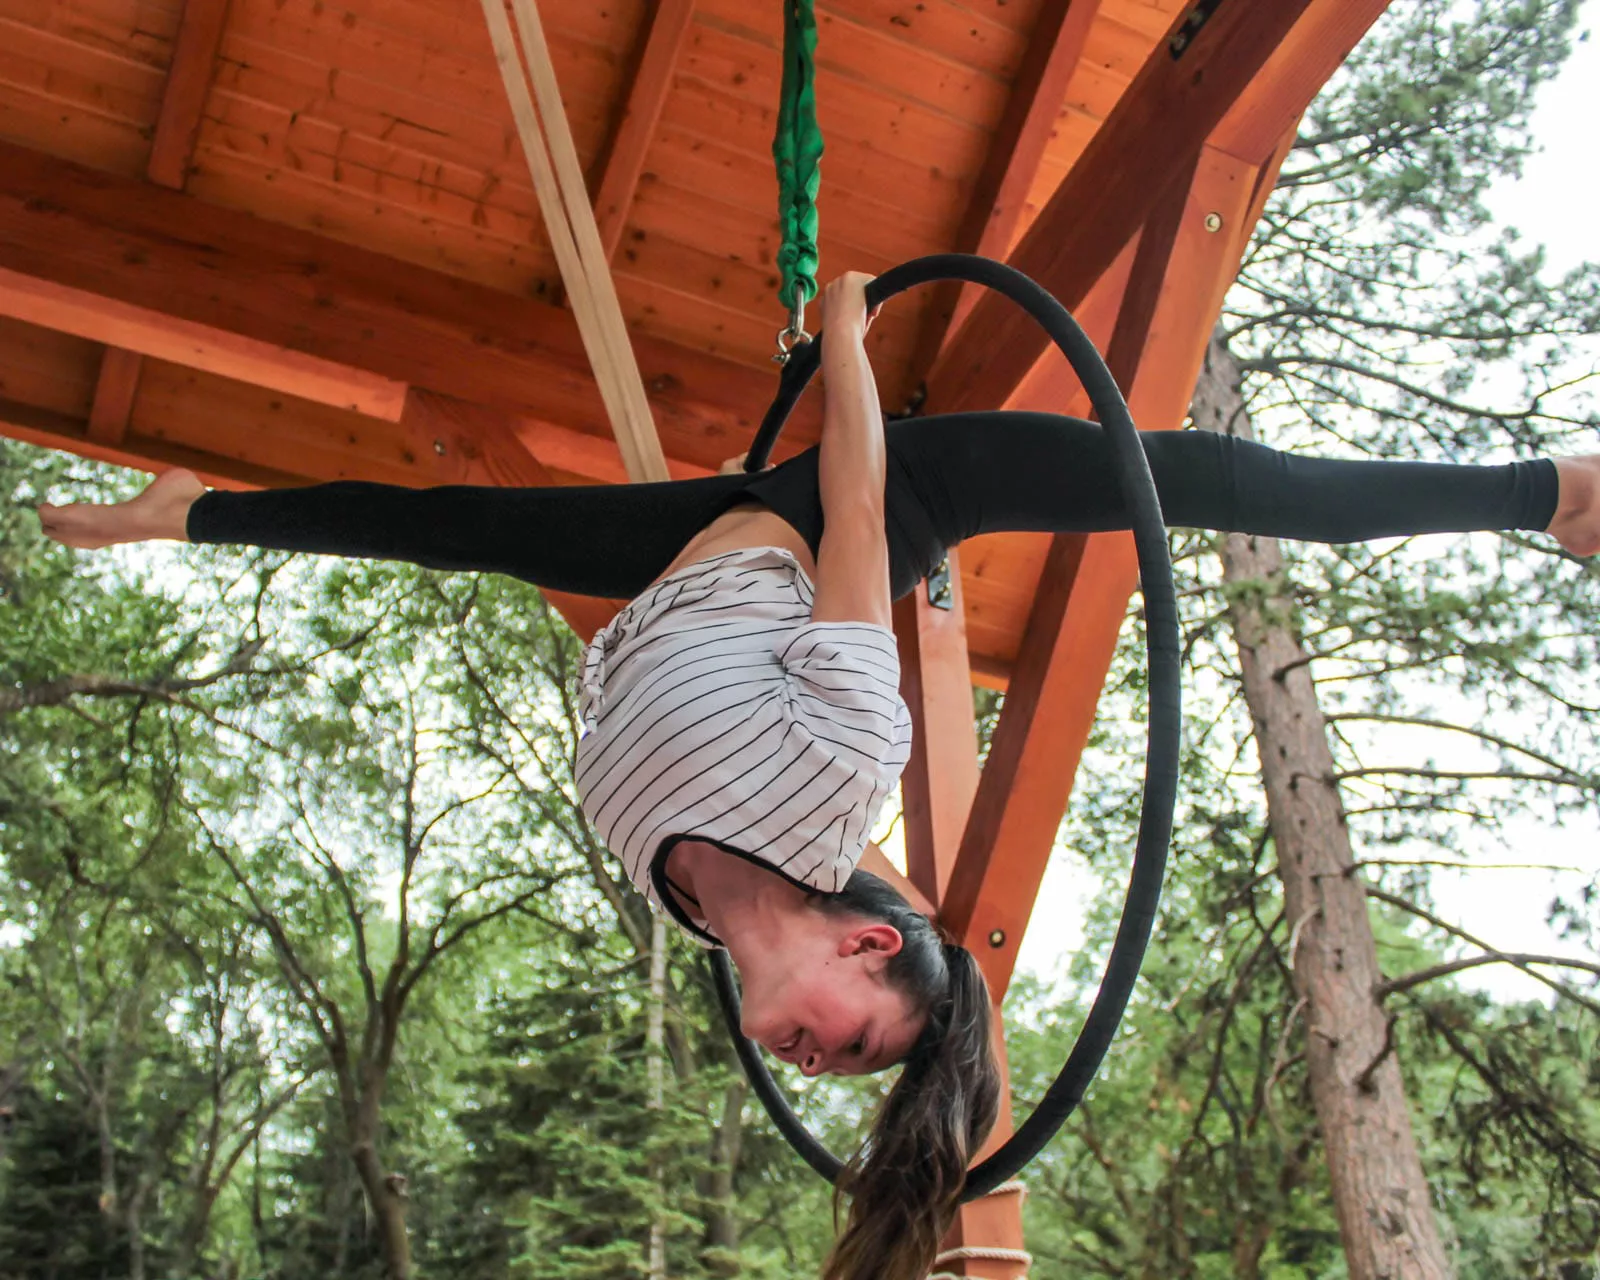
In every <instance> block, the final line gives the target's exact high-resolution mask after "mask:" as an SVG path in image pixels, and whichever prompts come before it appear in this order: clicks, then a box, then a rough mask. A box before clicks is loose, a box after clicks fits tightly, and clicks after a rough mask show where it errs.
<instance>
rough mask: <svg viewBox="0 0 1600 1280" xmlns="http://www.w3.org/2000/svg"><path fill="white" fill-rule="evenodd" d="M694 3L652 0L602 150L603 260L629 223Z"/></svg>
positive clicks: (598, 216)
mask: <svg viewBox="0 0 1600 1280" xmlns="http://www.w3.org/2000/svg"><path fill="white" fill-rule="evenodd" d="M693 16H694V0H654V4H653V5H652V7H651V13H650V22H649V29H648V30H647V32H646V33H645V36H644V39H643V40H642V41H641V42H640V46H639V50H638V53H637V55H636V57H635V65H634V69H633V74H632V76H631V77H630V78H629V82H628V93H627V98H626V100H625V102H624V104H623V108H622V114H621V115H620V116H619V117H618V119H617V122H616V126H615V128H614V129H613V130H612V132H611V136H610V137H609V138H608V139H607V141H606V145H605V147H604V148H603V149H602V151H601V158H600V161H599V163H598V165H597V166H596V172H597V173H598V175H599V176H598V179H597V180H596V181H595V182H594V184H593V187H594V213H595V221H596V222H597V223H598V225H599V228H600V243H601V244H602V245H603V246H604V248H605V253H606V258H607V259H610V258H612V257H614V256H615V255H616V252H617V244H618V242H619V241H620V240H621V239H622V229H623V228H624V227H625V226H626V225H627V223H628V211H629V210H630V209H631V208H632V207H633V196H634V192H635V191H637V190H638V189H639V179H640V177H641V176H642V174H643V173H644V159H645V154H646V152H647V151H648V150H649V148H650V140H651V139H652V138H653V137H655V132H656V125H657V124H658V123H659V122H660V120H661V108H662V106H663V105H664V104H665V103H666V100H667V91H668V90H669V89H670V88H671V87H672V72H673V68H674V67H675V66H677V63H678V54H679V53H680V52H681V51H682V49H683V42H684V40H685V39H686V38H687V36H688V34H689V24H690V21H691V19H692V18H693Z"/></svg>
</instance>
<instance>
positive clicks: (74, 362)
mask: <svg viewBox="0 0 1600 1280" xmlns="http://www.w3.org/2000/svg"><path fill="white" fill-rule="evenodd" d="M101 355H102V348H101V347H100V344H99V343H96V342H89V341H87V340H86V339H83V338H76V337H73V336H72V335H71V334H69V333H57V332H56V331H55V330H53V329H41V328H40V327H39V326H37V325H31V324H23V323H21V322H20V321H17V320H10V319H7V318H5V317H4V316H0V398H4V399H6V400H14V401H18V402H21V403H23V404H30V405H34V406H36V407H38V408H41V409H45V410H48V411H49V412H52V413H59V414H64V415H65V416H67V417H69V418H73V419H77V420H80V421H81V420H84V419H86V418H87V417H88V414H89V406H90V405H91V404H92V403H93V400H94V386H95V379H96V378H97V377H98V376H99V373H100V357H101Z"/></svg>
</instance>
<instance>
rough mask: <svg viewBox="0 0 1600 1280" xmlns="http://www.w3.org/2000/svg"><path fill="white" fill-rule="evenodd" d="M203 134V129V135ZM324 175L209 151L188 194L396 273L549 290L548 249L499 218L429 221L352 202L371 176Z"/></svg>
mask: <svg viewBox="0 0 1600 1280" xmlns="http://www.w3.org/2000/svg"><path fill="white" fill-rule="evenodd" d="M206 132H207V129H206V128H202V130H201V133H202V137H204V135H205V134H206ZM323 171H324V166H323V164H322V162H321V161H320V160H317V159H315V158H312V159H310V160H308V161H307V162H306V163H305V164H304V166H303V168H302V169H300V170H298V171H297V170H294V169H280V168H277V167H275V166H274V164H273V163H272V162H271V161H270V160H267V159H256V158H253V157H246V156H244V155H242V154H240V153H239V152H236V151H232V150H222V149H218V148H212V147H208V148H205V149H203V150H202V151H201V152H200V153H199V155H198V156H197V157H196V161H195V168H194V172H193V173H192V175H191V177H190V180H189V191H190V193H191V194H193V195H196V196H198V197H200V198H201V199H203V200H205V201H206V202H208V203H210V204H213V205H217V206H222V207H229V208H235V209H249V210H252V211H254V212H257V213H258V214H259V215H260V216H262V217H266V218H270V219H271V220H272V221H273V222H275V223H281V224H283V225H285V226H289V227H293V228H297V229H301V230H306V231H311V232H315V233H317V234H319V235H324V236H329V237H332V238H334V239H336V240H340V241H342V242H344V243H346V244H351V245H356V246H359V247H362V248H365V249H369V250H372V251H374V252H379V253H384V254H387V255H388V256H390V257H391V258H393V259H394V261H395V262H396V264H397V265H398V266H399V267H400V268H401V269H406V268H407V267H409V266H410V265H411V264H415V265H416V266H418V267H421V268H423V269H424V270H432V271H443V272H446V273H448V274H450V275H455V276H460V277H461V278H463V279H466V280H470V281H473V282H474V283H476V284H479V285H482V286H487V287H490V288H496V289H502V290H506V289H514V290H519V291H521V292H524V293H527V294H529V295H530V296H534V297H538V296H541V295H542V294H544V293H545V292H546V291H547V290H548V289H550V288H551V287H552V284H553V282H554V280H555V278H556V267H555V257H554V255H553V254H552V253H551V252H550V246H549V244H548V243H547V242H544V241H543V239H542V237H541V239H539V240H531V239H530V241H529V242H527V243H517V242H516V241H514V240H511V239H508V238H506V236H505V235H504V234H501V233H502V232H503V231H504V229H505V227H506V225H507V221H508V219H507V216H506V215H504V214H495V213H494V212H493V211H489V212H487V213H486V214H485V221H486V222H488V223H489V224H490V228H492V230H491V229H486V228H482V227H478V226H473V225H463V224H462V223H460V222H458V221H456V220H455V219H446V218H436V217H432V216H430V214H429V213H428V211H427V209H426V208H425V207H419V206H418V205H417V204H416V203H414V202H408V203H405V204H393V203H391V202H389V201H386V200H379V199H377V198H376V197H375V194H374V195H368V196H367V198H365V199H357V198H354V194H353V193H354V192H355V191H356V190H357V189H358V188H359V187H360V186H361V185H363V184H365V183H367V182H375V181H377V178H376V175H374V174H373V173H371V171H368V172H366V173H361V172H359V171H355V172H352V171H349V170H345V171H342V172H341V173H340V176H341V177H342V178H343V179H344V181H343V183H339V182H334V181H332V180H331V173H332V169H331V167H329V168H328V169H327V170H326V171H327V172H328V173H329V174H330V178H324V177H321V176H318V175H319V174H320V173H321V172H323ZM530 225H531V224H530Z"/></svg>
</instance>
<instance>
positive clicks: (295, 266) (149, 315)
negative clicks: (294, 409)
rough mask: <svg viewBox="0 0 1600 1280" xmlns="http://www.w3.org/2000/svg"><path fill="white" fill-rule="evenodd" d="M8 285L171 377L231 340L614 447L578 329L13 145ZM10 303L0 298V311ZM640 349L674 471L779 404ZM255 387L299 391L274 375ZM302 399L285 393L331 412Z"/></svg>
mask: <svg viewBox="0 0 1600 1280" xmlns="http://www.w3.org/2000/svg"><path fill="white" fill-rule="evenodd" d="M0 269H4V270H7V271H9V272H12V273H14V276H13V277H11V278H15V279H19V280H27V281H32V282H33V284H32V286H30V287H31V288H35V289H36V290H39V291H43V292H45V293H48V291H49V290H50V289H55V290H59V291H62V293H63V294H64V295H65V296H66V297H67V298H68V300H69V301H70V302H71V304H72V306H73V308H74V310H73V314H74V315H76V316H77V317H78V319H77V320H75V321H74V322H73V324H67V323H59V324H52V323H51V322H50V320H45V319H37V318H35V322H39V323H45V324H46V325H48V326H49V327H55V328H64V329H66V330H67V331H69V332H81V331H82V330H85V329H93V330H95V331H96V332H98V331H100V330H101V329H102V327H103V326H104V325H105V324H107V323H110V322H107V321H105V320H103V319H96V318H95V317H94V316H93V315H92V314H90V309H89V306H88V304H97V305H98V306H100V308H101V309H102V310H103V311H104V312H106V313H107V314H112V315H121V316H122V317H124V318H125V319H126V320H127V321H128V322H129V327H130V328H137V327H138V326H139V325H145V326H148V327H149V328H150V329H151V331H152V332H154V333H155V334H156V337H155V338H151V339H149V340H148V343H147V345H149V344H154V343H156V342H159V343H160V344H161V346H162V347H163V351H162V352H161V353H159V354H164V355H165V356H166V357H167V358H171V359H173V360H175V361H176V362H177V363H187V364H193V363H195V360H194V359H193V358H190V357H189V356H186V355H185V354H184V353H183V352H181V351H179V350H175V349H168V348H169V347H175V346H176V345H177V344H176V343H169V342H168V340H167V338H166V337H164V336H163V335H165V334H168V333H170V332H176V331H177V330H178V329H179V328H181V326H183V325H192V326H196V329H195V332H196V333H198V334H200V335H202V336H204V337H205V338H206V340H207V341H208V342H209V343H212V344H215V345H216V346H217V347H218V348H219V349H222V348H226V347H227V345H228V343H229V342H230V341H231V340H234V339H239V340H243V346H244V351H245V354H246V355H247V356H249V357H250V358H255V356H257V355H260V356H261V357H262V359H263V362H264V363H265V361H266V358H267V357H268V356H270V355H271V354H272V353H273V352H277V353H279V354H280V355H281V356H282V363H284V364H286V365H288V366H289V367H290V369H292V370H297V369H300V368H302V365H301V361H303V360H304V361H306V362H307V363H306V365H305V366H304V367H305V368H308V369H312V370H315V369H319V368H320V369H321V370H322V371H323V372H324V373H326V374H328V375H330V376H331V375H332V374H334V373H337V374H339V375H340V376H341V377H344V378H346V379H347V380H350V381H353V382H354V383H356V384H361V385H365V386H366V387H367V388H368V390H369V392H370V393H371V394H374V395H380V396H381V398H382V399H383V400H384V401H385V403H386V404H387V405H388V406H389V407H388V408H387V410H385V416H391V417H392V416H396V415H397V414H398V412H399V409H400V408H401V407H403V403H404V396H403V392H404V389H405V388H406V387H407V386H410V385H415V386H419V387H422V388H425V389H428V390H432V391H439V392H443V393H445V394H449V395H454V396H456V397H458V398H459V399H462V400H468V401H473V402H477V403H481V404H486V405H491V406H496V407H499V408H504V409H507V410H509V411H511V412H514V413H517V414H520V415H524V416H526V417H529V418H533V419H536V420H538V421H543V422H549V423H552V424H554V425H556V426H560V427H565V428H569V429H573V430H577V431H580V432H585V433H587V434H590V435H594V436H599V437H601V438H602V439H604V438H609V436H610V427H609V423H608V421H607V418H606V415H605V413H604V410H603V407H602V406H601V404H600V402H599V397H598V395H597V394H596V392H595V390H594V386H593V383H592V381H591V379H590V377H589V372H588V363H587V361H586V359H585V358H584V355H583V348H582V344H581V342H580V341H579V338H578V333H577V329H576V326H575V325H574V323H573V320H572V317H571V316H570V315H568V314H567V313H565V312H564V311H562V310H560V309H559V308H556V307H552V306H550V305H548V304H546V303H541V302H538V301H536V300H534V299H531V298H526V297H522V296H518V295H515V294H510V293H503V292H500V291H499V290H495V289H490V288H487V287H484V286H482V285H478V284H474V283H472V282H470V281H466V280H462V279H459V278H457V277H454V276H448V275H444V274H443V273H440V272H436V271H430V270H428V269H426V268H422V267H417V266H415V265H412V264H410V263H401V262H398V261H396V260H395V259H393V258H389V257H386V256H384V255H382V254H377V253H373V252H371V251H370V250H366V249H361V248H358V247H356V246H353V245H348V244H343V243H340V242H338V241H334V240H330V239H328V238H327V237H323V236H318V235H315V234H313V233H310V232H305V231H300V230H297V229H295V228H291V227H285V226H282V225H280V224H276V223H271V222H266V221H264V220H262V219H258V218H254V217H252V216H250V215H249V214H244V213H238V212H236V211H233V210H228V209H221V208H218V207H216V206H214V205H210V204H207V203H205V202H203V201H200V200H196V199H194V198H193V197H191V196H185V195H180V194H178V193H175V192H170V191H165V190H162V189H160V188H158V187H154V186H151V185H150V184H147V183H139V182H133V181H130V180H128V179H126V178H121V177H118V176H116V175H113V174H107V173H102V172H99V171H96V170H92V169H87V168H84V167H82V166H80V165H76V164H72V163H70V162H68V161H64V160H59V159H56V158H54V157H51V156H46V155H43V154H42V153H40V152H37V151H32V150H30V149H28V148H25V147H18V146H14V145H10V144H5V143H0ZM8 292H9V291H8V290H7V289H5V288H4V287H0V298H4V297H5V296H6V294H7V293H8ZM80 304H82V305H80ZM0 305H8V304H3V303H0ZM119 308H125V309H126V310H125V311H119ZM21 318H24V319H29V318H31V317H27V316H24V317H21ZM57 318H59V317H57ZM96 332H90V333H86V334H84V336H91V337H92V336H96ZM100 340H104V338H101V339H100ZM113 340H116V339H113ZM250 344H255V345H254V346H251V345H250ZM121 345H127V346H135V347H136V346H137V343H134V342H122V343H121ZM634 346H635V351H636V353H637V355H638V358H639V364H640V370H641V373H642V375H643V377H644V382H645V386H646V388H647V390H648V391H649V392H650V394H651V403H652V407H653V409H654V413H655V418H656V423H657V426H658V427H659V428H660V430H661V431H662V434H663V436H664V437H665V438H667V439H670V440H671V441H672V443H673V448H672V453H673V454H674V456H676V457H678V458H680V459H682V460H684V461H687V462H691V463H698V464H700V465H704V466H707V467H711V468H714V467H715V466H716V465H717V464H718V463H719V462H720V461H721V460H722V459H724V458H727V457H729V456H732V455H733V454H735V453H737V452H739V450H740V449H742V448H744V447H745V446H746V445H747V444H748V442H749V439H750V437H751V435H752V434H753V432H754V430H755V427H756V418H757V415H758V414H759V412H760V411H761V409H763V408H764V407H765V405H766V403H767V401H768V400H769V399H770V398H771V390H772V383H771V377H770V375H769V374H767V373H766V372H764V371H762V370H758V369H751V368H749V367H747V366H744V365H739V364H735V363H733V362H731V361H728V360H724V359H722V358H721V357H718V356H714V355H709V354H706V353H704V352H700V351H694V350H690V349H688V348H686V347H682V346H679V345H677V344H675V343H671V342H667V341H663V340H661V339H656V338H649V337H638V338H636V339H635V343H634ZM150 354H158V353H157V352H151V353H150ZM295 377H296V378H298V377H299V375H298V374H296V375H295ZM245 380H246V381H260V382H261V383H262V384H263V385H273V384H274V383H275V382H282V381H289V380H291V379H286V378H284V377H283V376H282V373H281V371H280V374H279V375H278V376H277V377H273V376H272V371H271V369H269V368H265V367H264V368H262V369H260V370H257V371H256V372H255V373H254V374H252V375H247V376H246V377H245ZM305 381H306V383H307V386H306V387H305V388H304V389H301V388H299V387H288V386H283V387H281V388H280V389H282V390H285V391H287V392H289V393H290V394H297V395H304V396H305V397H306V398H308V399H314V400H316V399H320V400H322V401H323V402H327V401H328V400H329V398H330V396H329V393H327V392H326V391H324V390H319V388H318V387H317V385H315V384H316V379H315V378H313V377H311V376H310V375H309V374H308V375H307V377H306V379H305ZM397 393H398V396H397ZM336 402H337V403H345V404H348V403H353V401H352V400H346V399H343V398H342V397H341V398H340V399H338V400H337V401H336ZM820 416H821V411H820V397H807V398H806V399H805V400H804V401H802V403H801V404H800V405H799V406H797V408H796V411H795V414H794V416H793V418H792V420H791V423H790V426H789V428H788V430H787V432H786V433H785V447H786V449H795V448H799V447H803V446H804V445H805V444H808V443H813V442H815V440H816V439H817V433H818V429H819V425H820Z"/></svg>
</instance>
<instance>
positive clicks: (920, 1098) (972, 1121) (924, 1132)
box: [811, 871, 1000, 1280]
mask: <svg viewBox="0 0 1600 1280" xmlns="http://www.w3.org/2000/svg"><path fill="white" fill-rule="evenodd" d="M811 902H812V905H814V906H815V907H816V908H817V909H818V910H821V911H826V912H827V913H828V914H830V915H855V916H867V917H870V918H872V919H875V920H882V921H885V922H886V923H888V924H891V925H893V926H894V927H895V928H896V929H898V930H899V931H900V936H901V938H902V939H903V942H902V945H901V948H900V950H899V952H897V953H896V954H895V955H894V956H892V957H890V959H889V962H888V964H887V965H886V966H885V969H884V980H885V981H886V982H888V983H889V984H890V985H891V986H893V987H894V988H895V989H896V990H899V991H901V992H903V993H904V994H905V995H906V997H907V998H908V999H909V1000H910V1001H911V1003H912V1005H913V1006H914V1007H915V1008H918V1009H921V1010H923V1011H925V1014H926V1018H927V1021H926V1023H925V1025H924V1026H923V1029H922V1034H921V1035H920V1036H919V1037H918V1038H917V1042H916V1044H915V1045H913V1046H912V1049H911V1052H910V1053H909V1054H908V1055H907V1057H906V1061H905V1067H904V1070H903V1071H902V1072H901V1074H900V1079H899V1080H897V1081H896V1082H895V1086H894V1088H893V1089H891V1090H890V1091H889V1096H888V1097H887V1098H885V1099H884V1102H883V1105H882V1107H880V1108H879V1110H878V1114H877V1116H876V1117H875V1118H874V1120H873V1124H872V1129H871V1131H870V1132H869V1133H868V1134H867V1138H866V1141H865V1142H863V1143H862V1145H861V1148H860V1150H859V1151H857V1152H856V1154H855V1156H854V1157H853V1158H852V1159H851V1160H850V1162H849V1163H848V1164H846V1165H845V1168H844V1172H843V1173H842V1174H841V1175H840V1177H839V1182H838V1185H837V1187H836V1189H835V1192H834V1219H835V1221H836V1222H837V1221H838V1219H839V1217H840V1216H841V1212H840V1210H841V1208H842V1206H843V1201H844V1199H845V1198H846V1197H848V1198H849V1201H850V1204H849V1209H848V1212H847V1213H845V1214H843V1215H842V1216H843V1217H844V1220H845V1221H844V1230H843V1231H842V1232H841V1233H840V1235H839V1238H838V1239H837V1240H836V1241H835V1242H834V1246H833V1251H832V1252H831V1253H830V1254H829V1255H828V1261H827V1264H826V1265H825V1266H824V1267H823V1275H824V1277H825V1280H922V1277H924V1276H926V1275H927V1274H928V1269H929V1268H930V1267H931V1266H932V1265H933V1260H934V1257H935V1256H936V1254H937V1253H938V1248H939V1241H940V1240H941V1239H942V1238H943V1237H944V1233H945V1231H946V1230H947V1229H948V1228H949V1226H950V1222H951V1220H952V1219H953V1218H954V1217H955V1211H956V1206H957V1204H958V1203H959V1197H960V1195H961V1188H962V1186H963V1185H964V1183H965V1181H966V1171H967V1165H968V1163H969V1162H970V1160H971V1158H972V1153H973V1152H974V1151H976V1150H977V1149H978V1147H979V1146H980V1145H981V1144H982V1143H983V1140H984V1139H985V1138H986V1137H988V1136H989V1130H990V1129H992V1128H993V1127H994V1121H995V1116H996V1115H997V1114H998V1112H999V1108H1000V1068H999V1064H998V1063H997V1062H996V1061H995V1054H994V1042H993V1041H992V1040H991V1038H990V1035H991V1028H990V1023H991V1017H990V1003H989V984H988V983H987V982H985V981H984V977H983V971H982V970H981V969H979V968H978V962H977V960H975V959H974V958H973V955H972V953H971V952H970V951H968V950H967V949H966V948H965V947H961V946H957V945H956V944H955V943H953V942H948V941H946V940H945V939H944V938H943V937H942V936H941V935H940V933H939V931H938V929H937V928H936V926H935V925H934V924H933V923H932V922H931V921H930V920H929V919H928V918H927V917H926V916H924V915H923V914H922V913H921V912H920V911H918V910H917V909H916V908H914V907H913V906H912V905H911V904H910V903H908V902H907V901H906V900H905V899H904V898H902V897H901V896H900V895H899V894H898V893H897V892H895V890H894V889H893V888H891V887H890V886H889V884H888V883H887V882H885V881H883V880H880V879H879V878H878V877H877V876H874V875H871V874H869V873H868V872H865V871H857V872H856V873H855V874H854V875H852V876H851V877H850V880H849V882H848V883H847V884H846V885H845V887H844V890H843V892H841V893H836V894H818V895H817V896H816V897H814V898H813V899H811Z"/></svg>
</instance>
